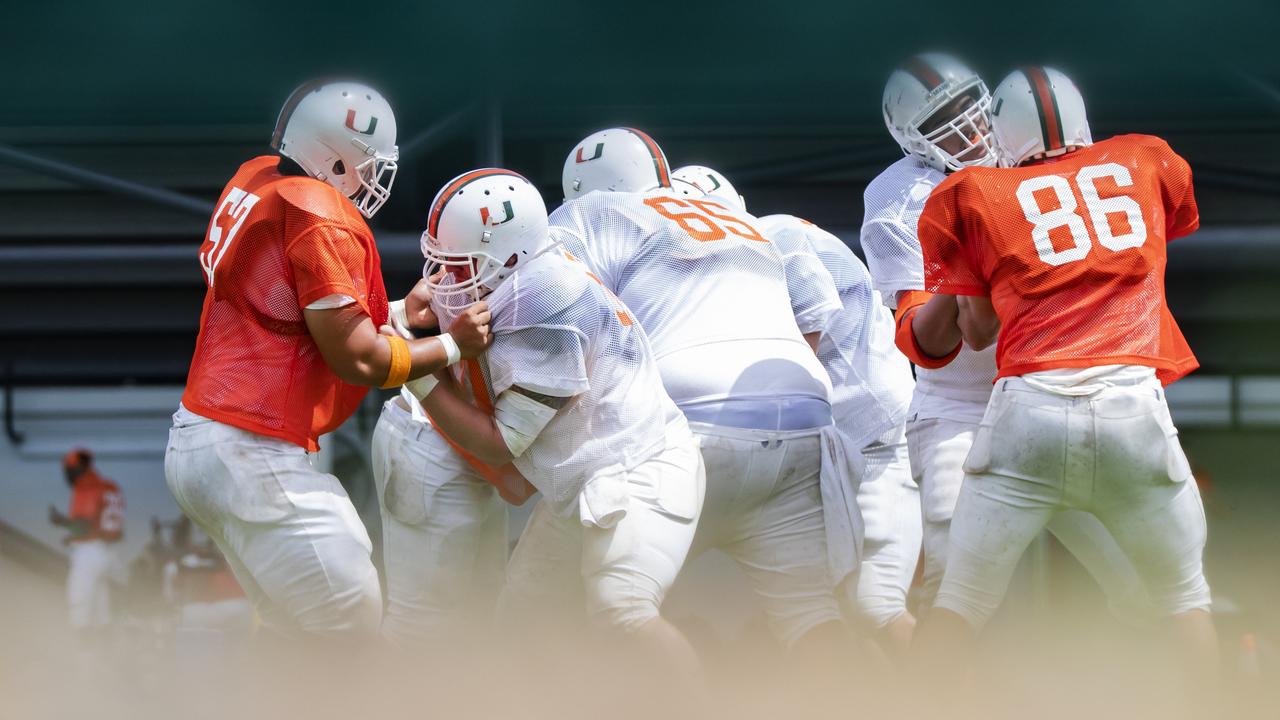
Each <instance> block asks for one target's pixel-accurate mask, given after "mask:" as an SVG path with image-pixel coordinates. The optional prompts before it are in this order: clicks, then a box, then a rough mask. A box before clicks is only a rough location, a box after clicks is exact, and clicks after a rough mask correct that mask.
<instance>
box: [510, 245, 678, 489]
mask: <svg viewBox="0 0 1280 720" xmlns="http://www.w3.org/2000/svg"><path fill="white" fill-rule="evenodd" d="M486 300H487V301H488V303H489V309H490V312H491V313H492V316H493V320H492V324H491V327H492V329H493V336H494V337H493V344H492V345H491V346H490V347H489V350H488V352H487V353H486V359H487V361H488V362H487V366H488V377H489V385H490V391H491V392H492V393H493V396H495V397H496V396H497V395H501V394H502V392H503V391H505V390H507V389H508V388H510V387H511V386H513V385H519V386H521V387H524V388H528V389H530V390H535V391H537V392H541V393H545V394H550V395H557V396H561V397H565V396H572V397H573V399H572V400H571V401H570V402H569V403H568V404H567V405H566V406H565V407H563V408H561V409H560V410H559V411H558V412H557V413H556V415H555V417H554V418H553V419H552V420H551V422H550V423H548V424H547V426H546V427H545V428H543V430H542V432H541V433H539V434H538V437H537V438H536V439H535V440H534V442H533V444H532V445H530V446H529V449H528V450H526V451H525V452H524V453H523V454H522V455H521V456H520V457H518V458H516V459H515V461H514V462H515V465H516V467H517V468H519V469H520V472H521V473H523V474H524V476H525V477H526V478H528V479H529V481H530V482H532V483H533V484H534V485H535V486H536V487H537V488H538V489H539V490H540V491H542V493H543V494H544V495H545V496H546V498H547V500H548V501H549V502H550V503H552V505H553V506H554V507H555V508H556V509H557V510H558V511H560V512H565V511H567V510H568V508H569V507H570V506H572V505H573V503H575V502H576V500H577V498H578V495H579V493H580V492H581V491H582V488H583V486H584V485H585V484H586V483H587V482H588V481H589V480H591V479H592V478H594V477H597V476H600V475H607V474H615V473H619V472H622V471H629V470H632V469H634V468H635V467H637V466H639V465H640V464H641V463H643V462H645V461H647V460H649V459H651V458H653V457H656V456H657V455H658V454H660V453H662V452H663V451H664V450H665V449H666V448H667V447H668V439H669V438H670V439H671V441H673V442H674V441H675V440H676V439H678V438H680V437H683V438H685V439H686V440H687V439H688V438H689V431H688V426H687V425H686V424H685V420H684V416H683V415H681V414H680V411H679V410H678V409H677V408H676V406H675V404H674V403H673V402H672V401H671V399H670V398H669V397H668V396H667V393H666V392H665V391H664V390H663V387H662V380H661V377H660V376H659V374H658V369H657V366H656V365H655V364H654V361H653V352H652V350H651V349H650V348H649V342H648V339H647V338H646V337H645V333H644V330H643V329H641V326H640V324H639V323H637V322H635V320H634V319H633V318H632V317H631V312H630V310H629V309H628V308H627V307H626V306H625V305H624V304H623V303H622V301H620V300H619V299H618V298H617V297H616V296H614V295H613V293H611V292H609V290H608V289H607V288H605V287H604V285H602V284H601V283H600V282H599V281H597V280H596V279H595V278H593V277H592V276H591V275H590V274H589V271H588V269H587V267H586V266H585V265H583V264H582V263H580V262H577V261H573V260H569V259H568V258H566V257H565V256H564V255H563V254H562V253H561V252H559V251H555V250H553V251H551V252H547V253H544V254H543V255H542V256H540V257H537V258H535V259H533V260H532V261H530V262H529V264H528V265H527V266H524V267H521V268H520V269H519V270H517V271H516V272H515V273H514V274H513V275H512V276H511V277H510V278H508V279H507V280H506V281H504V282H503V283H502V284H501V285H499V286H498V288H497V289H496V290H494V291H493V292H492V293H491V294H490V295H489V296H488V297H487V298H486Z"/></svg>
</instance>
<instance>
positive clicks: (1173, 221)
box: [919, 135, 1199, 385]
mask: <svg viewBox="0 0 1280 720" xmlns="http://www.w3.org/2000/svg"><path fill="white" fill-rule="evenodd" d="M1197 227H1199V213H1198V211H1197V209H1196V202H1195V195H1194V193H1193V191H1192V183H1191V168H1190V167H1189V166H1188V165H1187V162H1186V161H1185V160H1183V159H1182V158H1181V157H1179V156H1178V155H1177V153H1175V152H1174V151H1173V150H1172V149H1171V148H1170V147H1169V146H1168V144H1166V143H1165V142H1164V141H1163V140H1161V139H1159V138H1156V137H1151V136H1148V135H1121V136H1117V137H1114V138H1111V139H1109V140H1105V141H1103V142H1099V143H1096V144H1094V145H1091V146H1089V147H1086V148H1083V149H1080V150H1077V151H1075V152H1072V153H1068V154H1066V155H1063V156H1059V157H1057V158H1053V159H1050V160H1049V161H1046V162H1044V163H1039V164H1034V165H1027V166H1021V167H1017V168H1003V169H1002V168H966V169H964V170H961V171H959V172H957V173H955V174H954V175H952V176H951V177H949V178H948V179H947V180H946V181H945V182H943V183H942V184H940V185H939V186H938V187H937V188H936V189H935V190H934V191H933V194H932V195H930V196H929V200H928V202H927V203H926V204H925V208H924V212H923V213H922V214H921V216H920V224H919V237H920V245H921V249H922V251H923V255H924V269H925V289H926V290H928V291H930V292H935V293H941V294H947V295H979V296H985V295H989V296H990V297H991V300H992V304H993V305H994V307H995V310H996V313H997V314H998V315H999V317H1000V323H1001V328H1000V337H999V341H998V346H999V347H998V351H997V355H996V362H997V365H998V368H999V374H998V377H1007V376H1015V375H1024V374H1026V373H1030V372H1037V371H1041V370H1049V369H1053V368H1073V367H1094V366H1098V365H1111V364H1124V365H1144V366H1149V367H1153V368H1155V369H1156V374H1157V376H1158V377H1159V378H1160V380H1161V381H1162V382H1163V383H1164V384H1166V385H1168V384H1169V383H1171V382H1173V381H1174V380H1177V379H1178V378H1180V377H1182V376H1184V375H1186V374H1187V373H1189V372H1191V371H1192V370H1194V369H1195V368H1196V367H1197V366H1198V363H1197V362H1196V359H1195V357H1194V356H1193V355H1192V354H1191V349H1190V348H1189V347H1188V346H1187V343H1186V340H1185V339H1183V337H1182V332H1181V331H1180V330H1179V329H1178V326H1177V324H1176V323H1175V322H1174V320H1173V317H1172V316H1171V315H1170V314H1169V308H1168V305H1167V304H1166V302H1165V289H1164V270H1165V263H1166V259H1167V256H1166V248H1165V244H1166V243H1167V242H1168V241H1170V240H1173V239H1175V238H1178V237H1182V236H1184V235H1187V234H1190V233H1191V232H1193V231H1195V229H1196V228H1197Z"/></svg>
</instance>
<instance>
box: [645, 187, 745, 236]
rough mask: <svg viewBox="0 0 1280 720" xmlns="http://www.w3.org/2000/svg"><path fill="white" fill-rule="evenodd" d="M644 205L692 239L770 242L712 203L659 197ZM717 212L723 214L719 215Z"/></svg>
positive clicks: (725, 208) (709, 201)
mask: <svg viewBox="0 0 1280 720" xmlns="http://www.w3.org/2000/svg"><path fill="white" fill-rule="evenodd" d="M644 204H645V205H648V206H649V207H651V208H653V209H654V210H655V211H657V213H658V214H659V215H661V216H663V217H665V218H667V219H668V220H671V221H673V222H675V223H676V224H677V225H679V226H680V229H681V230H684V231H685V232H686V233H688V234H689V237H691V238H693V239H694V240H698V241H700V242H713V241H715V240H723V239H725V238H726V237H727V236H728V235H729V234H733V235H737V236H738V237H740V238H746V239H747V240H754V241H755V242H769V241H768V239H766V238H765V237H764V236H763V235H761V234H760V232H759V231H758V230H756V229H755V228H754V227H752V226H751V225H749V224H748V223H747V222H746V221H745V220H741V219H739V218H736V217H734V216H732V215H727V214H725V213H727V212H729V208H727V207H725V206H724V205H721V204H720V203H717V202H713V201H711V200H684V199H682V198H677V197H668V196H662V195H660V196H656V197H648V198H645V200H644ZM672 207H676V208H688V209H686V210H685V211H684V212H680V211H679V210H672V209H671V208H672ZM716 210H720V211H722V212H716ZM699 211H701V212H699ZM717 221H719V222H717Z"/></svg>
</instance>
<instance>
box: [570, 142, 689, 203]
mask: <svg viewBox="0 0 1280 720" xmlns="http://www.w3.org/2000/svg"><path fill="white" fill-rule="evenodd" d="M668 168H669V166H668V165H667V156H666V155H664V154H663V153H662V148H660V147H658V143H656V142H654V141H653V138H651V137H649V136H648V135H646V134H644V133H643V132H641V131H639V130H636V129H635V128H609V129H608V130H601V131H600V132H595V133H591V134H590V135H588V136H587V137H586V138H584V139H583V140H582V142H580V143H578V144H577V146H576V147H574V149H573V151H572V152H570V153H569V157H567V158H565V161H564V172H563V173H562V174H561V176H560V179H561V183H562V185H563V186H564V199H565V200H573V199H574V198H577V197H580V196H582V195H586V194H587V193H589V192H591V191H592V190H607V191H611V192H637V193H638V192H648V191H650V190H656V189H658V188H669V187H671V175H670V172H669V170H668Z"/></svg>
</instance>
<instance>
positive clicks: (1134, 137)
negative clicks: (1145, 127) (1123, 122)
mask: <svg viewBox="0 0 1280 720" xmlns="http://www.w3.org/2000/svg"><path fill="white" fill-rule="evenodd" d="M1104 144H1105V145H1128V146H1130V147H1146V148H1155V149H1158V150H1169V151H1170V152H1172V151H1173V149H1172V148H1170V147H1169V143H1168V142H1166V141H1165V139H1164V138H1162V137H1158V136H1156V135H1143V134H1141V133H1129V134H1125V135H1113V136H1111V137H1109V138H1107V139H1106V140H1100V141H1098V142H1096V143H1094V147H1097V146H1099V145H1104Z"/></svg>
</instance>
